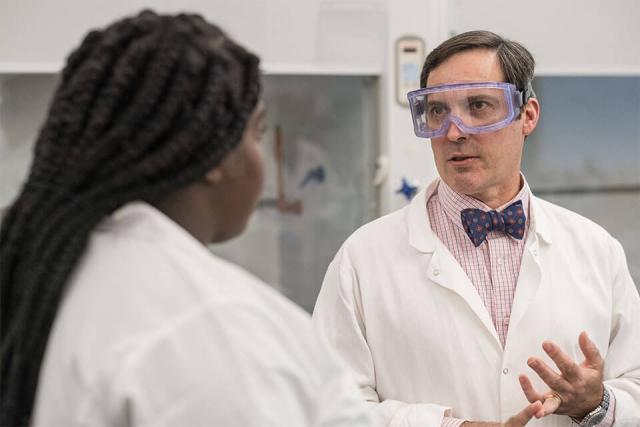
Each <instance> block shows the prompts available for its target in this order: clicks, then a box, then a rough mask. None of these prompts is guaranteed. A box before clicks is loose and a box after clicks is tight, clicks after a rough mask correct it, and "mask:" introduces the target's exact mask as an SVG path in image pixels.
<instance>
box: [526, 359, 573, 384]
mask: <svg viewBox="0 0 640 427" xmlns="http://www.w3.org/2000/svg"><path fill="white" fill-rule="evenodd" d="M527 365H529V367H530V368H531V369H533V370H534V371H535V372H536V374H538V376H539V377H540V378H541V379H542V381H544V382H545V383H546V384H547V385H548V386H549V388H550V389H552V390H566V389H567V382H566V381H565V380H564V378H562V377H561V376H560V375H559V374H558V373H557V372H554V371H553V369H551V368H549V366H547V364H546V363H544V362H543V361H542V360H540V359H538V358H535V357H530V358H529V360H527Z"/></svg>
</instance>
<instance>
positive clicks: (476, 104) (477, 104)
mask: <svg viewBox="0 0 640 427" xmlns="http://www.w3.org/2000/svg"><path fill="white" fill-rule="evenodd" d="M488 106H489V103H488V102H486V101H472V102H471V104H470V107H471V109H472V110H482V109H484V108H487V107H488Z"/></svg>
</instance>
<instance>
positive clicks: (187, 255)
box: [33, 203, 368, 427]
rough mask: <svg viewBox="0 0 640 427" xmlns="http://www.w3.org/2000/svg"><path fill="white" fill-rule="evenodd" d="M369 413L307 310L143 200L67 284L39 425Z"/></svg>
mask: <svg viewBox="0 0 640 427" xmlns="http://www.w3.org/2000/svg"><path fill="white" fill-rule="evenodd" d="M363 407H364V405H363V403H362V398H361V396H360V395H359V392H358V391H357V388H356V387H355V386H354V385H353V382H352V378H351V377H350V376H348V375H346V370H345V369H344V368H343V365H341V364H340V363H338V362H337V361H336V358H335V356H334V355H333V353H332V352H331V351H330V350H329V347H328V345H327V344H326V343H325V342H323V341H321V340H320V339H318V338H317V334H315V333H314V331H313V328H312V325H311V321H310V319H309V316H308V315H307V314H306V313H304V312H303V311H302V310H300V309H299V308H298V307H296V306H295V305H294V304H292V303H291V302H289V301H287V300H285V298H283V297H281V296H280V295H278V294H277V293H276V292H274V291H273V290H271V289H269V288H268V287H267V286H266V285H265V284H263V283H262V282H260V281H259V280H258V279H256V278H254V277H253V276H251V275H250V274H248V273H247V272H245V271H244V270H242V269H240V268H238V267H236V266H234V265H232V264H229V263H227V262H225V261H223V260H221V259H218V258H215V257H214V256H212V255H211V253H210V252H209V251H208V250H207V249H206V248H205V247H204V246H203V245H201V244H200V243H199V242H197V241H196V240H195V239H194V238H193V237H192V236H191V235H189V234H188V233H187V232H186V231H185V230H183V229H182V228H180V227H179V226H178V225H177V224H175V223H174V222H172V221H171V220H170V219H169V218H167V217H166V216H164V215H163V214H162V213H160V212H159V211H157V210H156V209H154V208H153V207H151V206H149V205H147V204H144V203H133V204H130V205H127V206H125V207H124V208H122V209H120V210H119V211H117V212H116V213H115V214H114V215H112V216H111V217H110V218H109V219H107V220H105V221H104V222H103V223H102V224H101V225H100V226H99V227H98V228H97V229H96V230H95V231H94V233H93V234H92V236H91V239H90V242H89V246H88V248H87V251H86V253H85V255H84V256H83V258H82V259H81V260H80V262H79V264H78V266H77V267H76V269H75V272H74V274H73V276H72V278H71V279H70V283H69V286H68V288H67V291H66V295H65V296H64V299H63V301H62V305H61V307H60V310H59V312H58V315H57V318H56V320H55V323H54V327H53V329H52V333H51V335H50V338H49V342H48V348H47V351H46V357H45V360H44V364H43V366H42V370H41V375H40V383H39V387H38V392H37V402H36V407H35V413H34V415H35V419H34V423H33V426H34V427H38V426H43V427H58V426H59V427H73V426H117V427H124V426H188V427H197V426H243V427H244V426H295V427H298V426H352V425H368V423H367V422H366V419H365V418H366V417H365V416H364V415H363V414H365V412H364V408H363Z"/></svg>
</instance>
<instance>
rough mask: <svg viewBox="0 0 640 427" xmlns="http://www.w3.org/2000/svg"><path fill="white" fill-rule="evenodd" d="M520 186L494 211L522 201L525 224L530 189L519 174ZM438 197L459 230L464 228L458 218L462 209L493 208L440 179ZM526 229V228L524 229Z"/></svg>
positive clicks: (446, 213)
mask: <svg viewBox="0 0 640 427" xmlns="http://www.w3.org/2000/svg"><path fill="white" fill-rule="evenodd" d="M520 177H521V182H522V187H521V188H520V191H519V192H518V194H516V195H515V196H514V197H513V198H512V199H511V200H509V201H508V202H506V203H504V204H503V205H502V206H499V207H498V208H497V209H495V210H496V211H498V212H500V211H501V210H503V209H504V208H506V207H507V206H509V205H510V204H512V203H513V202H515V201H517V200H520V201H522V207H523V208H524V211H525V212H526V213H527V226H528V224H529V198H530V194H531V190H530V189H529V184H527V180H526V179H525V178H524V175H522V174H520ZM436 191H437V193H438V199H439V201H440V204H441V205H442V209H443V210H444V212H445V215H446V216H447V218H449V220H450V221H451V222H452V223H453V224H454V225H455V226H456V227H458V228H460V229H461V230H464V227H463V226H462V219H461V218H460V212H461V211H462V210H463V209H482V210H483V211H490V210H494V209H491V208H490V207H489V206H487V205H485V204H484V203H483V202H481V201H480V200H478V199H474V198H473V197H471V196H467V195H466V194H461V193H458V192H457V191H454V190H453V189H452V188H451V187H450V186H449V185H447V183H446V182H444V181H442V180H440V182H439V184H438V188H437V190H436ZM525 231H526V230H525Z"/></svg>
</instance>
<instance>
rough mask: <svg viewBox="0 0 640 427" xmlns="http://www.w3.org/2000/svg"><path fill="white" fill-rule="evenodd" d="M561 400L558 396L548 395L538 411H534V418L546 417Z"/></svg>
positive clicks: (558, 405) (557, 406)
mask: <svg viewBox="0 0 640 427" xmlns="http://www.w3.org/2000/svg"><path fill="white" fill-rule="evenodd" d="M561 404H562V401H561V400H560V398H559V397H558V396H549V397H547V398H546V400H544V402H543V403H542V406H541V408H540V410H539V411H538V412H536V415H535V416H536V418H542V417H546V416H547V415H549V414H553V413H554V412H555V411H557V410H558V408H559V407H560V405H561Z"/></svg>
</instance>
